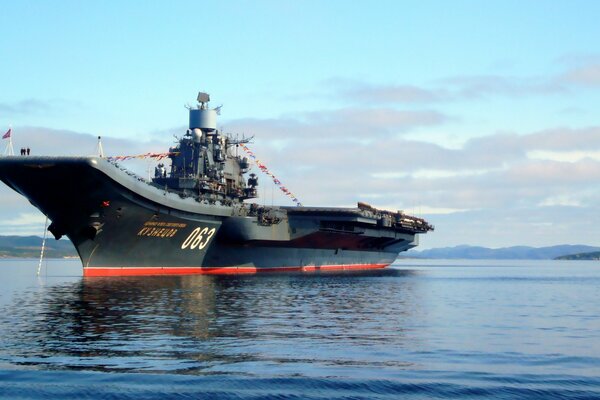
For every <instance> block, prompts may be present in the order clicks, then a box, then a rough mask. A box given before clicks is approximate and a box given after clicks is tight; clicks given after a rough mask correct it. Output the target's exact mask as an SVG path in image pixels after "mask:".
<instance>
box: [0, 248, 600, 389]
mask: <svg viewBox="0 0 600 400" xmlns="http://www.w3.org/2000/svg"><path fill="white" fill-rule="evenodd" d="M36 269H37V261H36V260H2V261H0V397H2V398H7V399H33V398H47V399H63V398H77V399H85V398H103V399H111V398H115V399H116V398H132V399H133V398H135V399H142V398H143V399H164V398H222V399H259V398H277V399H286V398H290V399H396V398H399V397H403V398H423V399H425V398H458V397H460V398H506V399H512V398H539V399H546V398H568V399H588V398H600V263H599V262H588V261H573V262H571V261H416V260H402V261H399V262H397V263H395V264H394V265H393V266H392V267H391V268H389V269H386V270H381V271H370V272H361V273H359V272H352V273H319V274H315V273H294V274H280V273H278V274H262V275H255V276H223V277H219V276H177V277H139V278H137V277H128V278H82V277H81V264H80V262H79V261H78V260H66V261H65V260H49V261H47V262H46V264H45V265H44V268H42V271H41V275H40V276H39V277H38V276H36Z"/></svg>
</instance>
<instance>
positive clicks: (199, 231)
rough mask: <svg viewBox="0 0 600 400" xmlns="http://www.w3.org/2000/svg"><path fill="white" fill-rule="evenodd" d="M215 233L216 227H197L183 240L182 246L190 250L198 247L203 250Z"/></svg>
mask: <svg viewBox="0 0 600 400" xmlns="http://www.w3.org/2000/svg"><path fill="white" fill-rule="evenodd" d="M214 234H215V228H211V229H208V228H206V227H205V228H196V229H194V230H193V231H192V233H190V235H189V236H188V237H187V238H186V239H185V240H184V241H183V243H182V245H181V248H182V249H187V248H189V249H190V250H194V249H195V248H198V249H200V250H202V249H203V248H205V247H206V245H207V244H208V242H210V239H212V237H213V235H214Z"/></svg>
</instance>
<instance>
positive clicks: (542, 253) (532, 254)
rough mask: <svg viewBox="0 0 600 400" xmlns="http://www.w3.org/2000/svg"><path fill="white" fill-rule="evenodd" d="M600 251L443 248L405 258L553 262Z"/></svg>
mask: <svg viewBox="0 0 600 400" xmlns="http://www.w3.org/2000/svg"><path fill="white" fill-rule="evenodd" d="M596 251H600V247H593V246H585V245H569V244H565V245H558V246H550V247H527V246H514V247H503V248H500V249H490V248H487V247H478V246H466V245H462V246H456V247H443V248H437V249H429V250H421V251H418V250H410V251H408V252H406V253H403V254H402V256H404V257H414V258H436V259H479V260H492V259H493V260H552V259H554V258H557V257H561V256H566V255H569V254H577V253H589V252H596Z"/></svg>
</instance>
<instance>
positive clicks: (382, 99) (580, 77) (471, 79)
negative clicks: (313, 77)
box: [323, 57, 600, 106]
mask: <svg viewBox="0 0 600 400" xmlns="http://www.w3.org/2000/svg"><path fill="white" fill-rule="evenodd" d="M560 63H561V64H567V67H566V68H565V69H564V71H563V72H561V73H558V74H554V75H548V76H541V75H540V76H510V75H463V76H450V77H444V78H440V79H437V80H434V81H431V82H429V83H426V84H422V85H414V84H410V85H409V84H404V83H401V82H389V83H371V82H364V81H358V80H353V79H345V78H336V79H330V80H328V81H325V82H324V83H323V84H324V86H325V87H328V88H329V89H330V93H329V95H328V96H329V97H333V98H335V99H336V100H341V101H344V102H347V103H350V104H362V105H366V106H373V105H375V106H377V105H383V104H387V105H392V104H396V105H399V104H434V103H442V102H455V101H470V100H481V99H490V98H496V97H509V98H517V97H528V96H545V95H553V94H562V93H569V92H573V91H574V90H575V89H577V88H581V87H586V88H590V89H596V88H599V87H600V58H598V57H575V58H573V57H571V58H569V59H568V60H561V61H560Z"/></svg>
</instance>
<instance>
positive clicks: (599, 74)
mask: <svg viewBox="0 0 600 400" xmlns="http://www.w3.org/2000/svg"><path fill="white" fill-rule="evenodd" d="M560 80H562V81H564V82H568V83H573V84H576V85H580V86H585V87H590V88H597V87H600V62H598V61H593V62H591V63H588V64H584V65H581V66H578V67H575V68H572V69H571V70H569V71H567V72H566V73H565V74H563V75H562V76H561V79H560Z"/></svg>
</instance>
